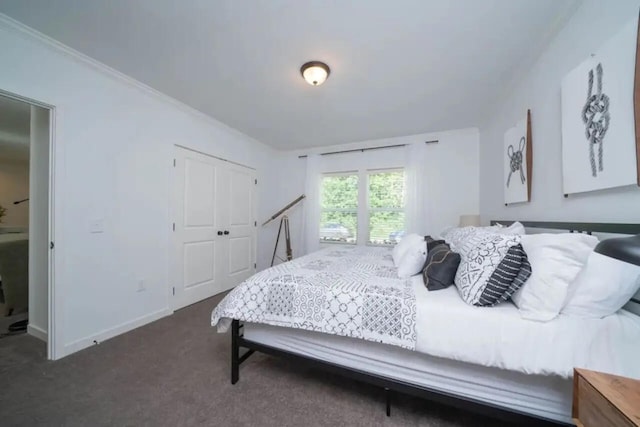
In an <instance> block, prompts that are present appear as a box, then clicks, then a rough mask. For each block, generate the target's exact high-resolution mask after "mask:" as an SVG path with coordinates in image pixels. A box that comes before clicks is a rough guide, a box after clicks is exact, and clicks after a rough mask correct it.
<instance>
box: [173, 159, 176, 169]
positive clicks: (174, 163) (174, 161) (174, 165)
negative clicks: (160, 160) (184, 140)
mask: <svg viewBox="0 0 640 427" xmlns="http://www.w3.org/2000/svg"><path fill="white" fill-rule="evenodd" d="M173 167H174V168H175V167H176V159H173Z"/></svg>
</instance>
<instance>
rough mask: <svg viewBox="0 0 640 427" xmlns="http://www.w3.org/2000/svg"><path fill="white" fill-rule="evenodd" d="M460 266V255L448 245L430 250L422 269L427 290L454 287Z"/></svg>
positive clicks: (440, 245)
mask: <svg viewBox="0 0 640 427" xmlns="http://www.w3.org/2000/svg"><path fill="white" fill-rule="evenodd" d="M427 244H428V243H427ZM459 264H460V254H457V253H455V252H453V251H452V250H451V248H450V247H449V245H447V244H446V243H442V244H439V245H436V246H435V247H432V248H430V249H429V252H428V253H427V260H426V262H425V264H424V267H423V269H422V280H423V281H424V284H425V286H426V287H427V289H428V290H430V291H438V290H440V289H445V288H448V287H449V286H451V285H453V279H454V278H455V277H456V271H457V270H458V265H459Z"/></svg>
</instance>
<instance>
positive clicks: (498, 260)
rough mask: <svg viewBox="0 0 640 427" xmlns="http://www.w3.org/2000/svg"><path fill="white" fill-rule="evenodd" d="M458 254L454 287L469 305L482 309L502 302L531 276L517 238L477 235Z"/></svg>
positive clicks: (463, 245) (527, 261)
mask: <svg viewBox="0 0 640 427" xmlns="http://www.w3.org/2000/svg"><path fill="white" fill-rule="evenodd" d="M458 252H459V253H460V258H461V261H460V266H459V267H458V271H457V272H456V278H455V285H456V287H457V288H458V292H459V293H460V295H461V296H462V299H463V300H464V301H465V302H467V303H468V304H471V305H476V306H483V307H486V306H492V305H495V304H498V303H499V302H502V301H506V300H508V299H509V298H510V297H511V295H513V294H514V293H515V292H516V291H517V290H518V289H520V287H521V286H522V285H523V284H524V282H526V281H527V279H528V278H529V276H530V275H531V264H529V260H528V259H527V254H526V253H525V252H524V249H522V245H521V244H520V236H510V235H502V234H496V233H490V232H482V233H477V234H475V235H473V236H471V237H469V238H468V239H467V240H466V241H465V242H464V243H463V244H462V246H460V247H459V248H458Z"/></svg>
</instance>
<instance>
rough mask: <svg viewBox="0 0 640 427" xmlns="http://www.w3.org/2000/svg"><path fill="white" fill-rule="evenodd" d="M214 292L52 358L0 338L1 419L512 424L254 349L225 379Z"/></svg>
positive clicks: (10, 422) (38, 345) (226, 341)
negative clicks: (213, 321) (233, 376)
mask: <svg viewBox="0 0 640 427" xmlns="http://www.w3.org/2000/svg"><path fill="white" fill-rule="evenodd" d="M218 300H219V297H215V298H212V299H210V300H207V301H203V302H201V303H198V304H195V305H193V306H191V307H188V308H186V309H183V310H180V311H178V312H176V313H175V314H174V315H173V316H170V317H167V318H165V319H161V320H159V321H157V322H154V323H152V324H150V325H147V326H144V327H142V328H139V329H137V330H135V331H132V332H130V333H127V334H124V335H121V336H119V337H116V338H114V339H112V340H109V341H106V342H104V343H101V344H99V345H97V346H94V347H92V348H89V349H86V350H84V351H81V352H79V353H76V354H73V355H71V356H69V357H67V358H64V359H62V360H59V361H56V362H47V361H46V360H45V359H46V357H45V356H46V349H45V346H44V344H43V343H42V342H40V341H38V340H37V339H35V338H32V337H30V336H28V335H21V336H15V337H9V338H4V339H1V340H0V425H2V426H38V425H43V426H44V425H46V426H58V425H59V426H102V425H104V426H113V425H117V426H145V425H148V426H197V425H209V426H372V425H379V426H429V427H435V426H438V427H440V426H442V427H445V426H446V427H454V426H455V427H459V426H492V427H499V426H505V427H506V426H509V425H510V424H505V423H501V422H499V421H496V420H493V419H491V418H484V417H480V416H477V415H474V414H471V413H467V412H463V411H459V410H456V409H452V408H449V407H445V406H440V405H437V404H434V403H431V402H428V401H424V400H420V399H416V398H411V397H408V396H403V395H397V396H396V397H395V403H394V406H393V408H392V416H391V417H390V418H387V417H386V415H385V411H384V396H383V393H382V391H381V390H380V389H377V388H375V387H371V386H368V385H364V384H361V383H358V382H355V381H351V380H347V379H344V378H341V377H338V376H333V375H327V374H325V373H322V372H319V371H315V370H306V369H303V368H300V367H295V366H288V364H287V362H285V361H283V360H281V359H278V358H272V357H269V356H265V355H262V354H255V355H253V356H252V357H251V358H250V359H249V360H248V361H247V362H245V364H243V365H242V367H241V370H240V382H239V383H238V384H236V385H235V386H232V385H231V383H230V381H229V366H230V361H229V349H230V336H229V334H224V335H222V334H217V333H214V330H213V329H212V328H211V327H210V326H209V317H210V313H211V309H212V308H213V306H214V305H215V303H216V302H217V301H218Z"/></svg>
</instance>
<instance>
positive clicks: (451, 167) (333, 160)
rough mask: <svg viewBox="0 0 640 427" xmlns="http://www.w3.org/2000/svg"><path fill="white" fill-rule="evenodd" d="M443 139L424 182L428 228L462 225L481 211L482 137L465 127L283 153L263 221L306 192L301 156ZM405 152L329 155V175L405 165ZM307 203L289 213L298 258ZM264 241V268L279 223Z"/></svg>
mask: <svg viewBox="0 0 640 427" xmlns="http://www.w3.org/2000/svg"><path fill="white" fill-rule="evenodd" d="M431 140H439V143H438V144H428V145H427V148H426V160H425V165H424V169H423V174H424V181H425V183H426V185H427V186H428V188H426V189H425V191H426V192H427V194H428V196H427V198H428V200H427V201H428V206H426V209H424V210H423V211H425V217H426V218H425V222H426V225H425V229H424V230H421V231H424V232H426V233H430V234H437V233H439V232H440V231H442V229H444V228H445V227H446V226H449V225H457V223H458V220H459V217H460V215H462V214H478V213H479V209H480V207H479V148H478V142H479V135H478V130H477V129H460V130H452V131H446V132H435V133H425V134H419V135H410V136H402V137H396V138H386V139H381V140H371V141H361V142H354V143H349V144H345V145H337V146H330V147H321V148H316V149H311V150H305V151H285V152H278V153H277V154H276V157H275V160H274V167H273V171H272V173H270V175H269V177H268V179H269V183H268V185H270V186H273V187H274V188H277V191H276V192H274V193H273V194H272V197H271V198H270V200H268V201H265V206H264V209H266V210H267V211H268V212H266V213H265V212H263V215H262V216H260V220H262V221H264V220H266V219H267V218H268V217H269V216H270V215H271V214H273V213H275V212H276V211H277V210H278V209H280V208H282V207H283V206H284V205H286V204H287V203H288V202H290V201H291V200H293V199H295V198H296V197H298V196H299V195H300V194H303V193H304V191H305V179H306V159H304V158H302V159H300V158H298V156H299V155H304V154H308V153H326V152H332V151H342V150H350V149H357V148H369V147H379V146H385V145H396V144H413V143H420V144H423V143H424V142H425V141H431ZM405 158H406V157H405V153H404V150H403V149H402V148H393V149H386V150H374V151H365V152H355V153H349V154H338V155H330V156H326V157H323V158H322V163H323V171H324V172H338V171H347V170H355V169H359V168H363V169H374V168H385V167H398V166H400V167H403V166H405ZM304 205H305V203H304V202H303V206H300V207H298V208H296V209H294V210H292V212H291V213H290V223H291V239H292V245H293V250H294V257H295V256H299V255H301V254H303V253H304V247H303V242H304V232H303V230H304V225H303V224H304ZM263 231H264V233H265V239H264V241H263V245H264V246H263V250H262V251H259V252H258V257H259V263H258V266H259V267H260V266H261V265H262V266H265V265H268V263H269V262H270V261H271V254H272V251H273V244H274V243H275V236H276V232H277V223H272V224H270V225H267V226H266V227H263Z"/></svg>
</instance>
